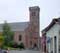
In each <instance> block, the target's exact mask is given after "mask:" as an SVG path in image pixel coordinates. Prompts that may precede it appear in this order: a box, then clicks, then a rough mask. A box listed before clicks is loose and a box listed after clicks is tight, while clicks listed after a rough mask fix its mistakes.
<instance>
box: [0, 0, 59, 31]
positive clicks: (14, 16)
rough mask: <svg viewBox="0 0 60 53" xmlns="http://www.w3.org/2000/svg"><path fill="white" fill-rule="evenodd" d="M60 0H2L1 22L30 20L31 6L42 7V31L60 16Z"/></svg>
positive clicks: (0, 6)
mask: <svg viewBox="0 0 60 53" xmlns="http://www.w3.org/2000/svg"><path fill="white" fill-rule="evenodd" d="M59 5H60V0H0V23H3V22H4V20H7V22H25V21H29V8H28V7H30V6H39V7H40V31H41V30H42V29H44V28H45V27H46V26H48V24H49V23H50V22H51V20H52V19H53V18H57V17H59V16H60V6H59Z"/></svg>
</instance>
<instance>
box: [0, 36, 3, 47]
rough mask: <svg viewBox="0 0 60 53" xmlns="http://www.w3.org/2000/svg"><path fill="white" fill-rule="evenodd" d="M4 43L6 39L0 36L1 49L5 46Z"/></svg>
mask: <svg viewBox="0 0 60 53" xmlns="http://www.w3.org/2000/svg"><path fill="white" fill-rule="evenodd" d="M3 43H4V37H3V36H2V35H0V48H1V47H2V46H3Z"/></svg>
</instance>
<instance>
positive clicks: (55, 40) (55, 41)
mask: <svg viewBox="0 0 60 53" xmlns="http://www.w3.org/2000/svg"><path fill="white" fill-rule="evenodd" d="M56 43H57V37H56V36H54V44H55V45H54V47H55V53H56V52H57V44H56Z"/></svg>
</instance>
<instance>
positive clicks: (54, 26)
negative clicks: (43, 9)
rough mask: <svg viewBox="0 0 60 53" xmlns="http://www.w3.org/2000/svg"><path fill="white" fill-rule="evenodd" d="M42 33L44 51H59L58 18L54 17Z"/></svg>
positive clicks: (59, 30) (59, 52) (59, 29)
mask: <svg viewBox="0 0 60 53" xmlns="http://www.w3.org/2000/svg"><path fill="white" fill-rule="evenodd" d="M42 34H45V35H44V36H45V37H46V43H45V44H46V48H45V49H46V51H48V52H49V53H52V52H53V53H60V18H54V19H53V20H52V22H51V23H50V24H49V26H47V27H46V28H45V29H44V30H42Z"/></svg>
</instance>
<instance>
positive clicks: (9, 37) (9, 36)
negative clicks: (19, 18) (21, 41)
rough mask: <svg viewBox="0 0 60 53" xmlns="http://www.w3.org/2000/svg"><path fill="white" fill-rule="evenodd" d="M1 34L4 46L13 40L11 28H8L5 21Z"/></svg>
mask: <svg viewBox="0 0 60 53" xmlns="http://www.w3.org/2000/svg"><path fill="white" fill-rule="evenodd" d="M2 34H3V36H4V39H5V45H8V44H9V42H10V41H12V40H13V35H14V33H13V32H12V31H11V27H10V26H9V24H8V23H7V21H5V23H4V24H3V32H2Z"/></svg>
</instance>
